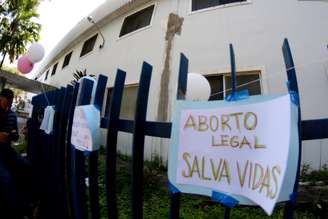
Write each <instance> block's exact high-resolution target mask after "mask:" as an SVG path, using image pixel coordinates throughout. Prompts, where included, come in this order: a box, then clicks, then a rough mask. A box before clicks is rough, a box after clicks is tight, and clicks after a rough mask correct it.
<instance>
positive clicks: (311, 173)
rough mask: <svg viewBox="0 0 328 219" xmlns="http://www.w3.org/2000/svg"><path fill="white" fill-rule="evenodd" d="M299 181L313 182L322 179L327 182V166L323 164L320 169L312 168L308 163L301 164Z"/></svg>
mask: <svg viewBox="0 0 328 219" xmlns="http://www.w3.org/2000/svg"><path fill="white" fill-rule="evenodd" d="M301 181H302V182H310V183H311V184H315V183H316V182H319V181H322V182H324V184H328V166H327V164H325V165H323V166H322V168H321V169H320V170H312V169H311V167H310V165H309V164H303V165H302V169H301Z"/></svg>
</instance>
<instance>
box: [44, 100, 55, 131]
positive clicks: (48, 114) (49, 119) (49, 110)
mask: <svg viewBox="0 0 328 219" xmlns="http://www.w3.org/2000/svg"><path fill="white" fill-rule="evenodd" d="M55 113H56V111H55V107H54V106H47V107H46V108H45V109H44V114H43V119H42V122H41V126H40V129H41V130H43V131H44V132H45V133H46V134H48V135H49V134H50V133H51V132H52V130H53V126H54V117H55Z"/></svg>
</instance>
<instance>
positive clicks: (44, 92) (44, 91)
mask: <svg viewBox="0 0 328 219" xmlns="http://www.w3.org/2000/svg"><path fill="white" fill-rule="evenodd" d="M40 84H41V89H42V91H43V92H42V93H43V95H44V98H45V99H46V101H47V103H48V106H50V102H49V99H48V97H47V94H46V90H45V89H44V87H43V83H42V82H41V81H40Z"/></svg>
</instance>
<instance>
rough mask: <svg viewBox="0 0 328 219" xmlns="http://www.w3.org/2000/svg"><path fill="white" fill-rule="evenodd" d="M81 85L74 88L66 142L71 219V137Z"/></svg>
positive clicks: (71, 215) (68, 198) (67, 182)
mask: <svg viewBox="0 0 328 219" xmlns="http://www.w3.org/2000/svg"><path fill="white" fill-rule="evenodd" d="M79 88H80V84H79V83H76V84H75V85H74V88H73V96H72V102H71V105H70V106H69V110H68V127H67V135H66V142H68V146H67V148H66V185H67V188H68V192H67V200H68V203H70V204H71V205H70V206H69V212H68V213H69V215H70V218H73V211H74V209H73V205H72V203H73V188H72V185H73V184H72V168H71V164H72V162H73V161H72V151H73V150H72V146H71V145H70V142H71V136H72V125H73V116H74V109H75V105H76V101H77V94H78V92H79Z"/></svg>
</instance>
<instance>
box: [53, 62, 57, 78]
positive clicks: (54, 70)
mask: <svg viewBox="0 0 328 219" xmlns="http://www.w3.org/2000/svg"><path fill="white" fill-rule="evenodd" d="M57 66H58V62H57V63H56V64H55V65H54V67H53V68H52V72H51V76H53V75H54V74H56V70H57Z"/></svg>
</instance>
